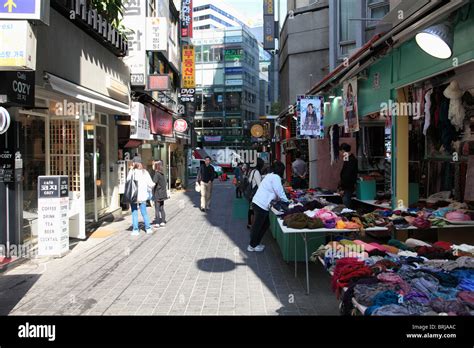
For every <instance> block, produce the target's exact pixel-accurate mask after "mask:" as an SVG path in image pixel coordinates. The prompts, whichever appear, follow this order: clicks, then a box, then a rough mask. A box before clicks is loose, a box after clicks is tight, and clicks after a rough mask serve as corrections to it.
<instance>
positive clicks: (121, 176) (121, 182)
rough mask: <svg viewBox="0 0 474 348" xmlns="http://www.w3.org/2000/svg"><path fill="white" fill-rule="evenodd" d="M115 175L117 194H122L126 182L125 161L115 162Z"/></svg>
mask: <svg viewBox="0 0 474 348" xmlns="http://www.w3.org/2000/svg"><path fill="white" fill-rule="evenodd" d="M117 173H118V190H119V194H123V193H124V192H125V182H126V181H127V163H126V162H125V161H117Z"/></svg>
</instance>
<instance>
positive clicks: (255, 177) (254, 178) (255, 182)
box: [247, 158, 265, 229]
mask: <svg viewBox="0 0 474 348" xmlns="http://www.w3.org/2000/svg"><path fill="white" fill-rule="evenodd" d="M264 165H265V162H264V161H263V159H261V158H257V165H256V166H255V168H254V169H253V170H251V171H250V174H249V182H250V183H249V184H250V187H251V188H252V190H255V187H259V186H260V183H261V182H262V169H263V166H264ZM252 199H253V197H252ZM252 217H253V209H252V204H250V205H249V211H248V213H247V228H248V229H250V228H251V227H252Z"/></svg>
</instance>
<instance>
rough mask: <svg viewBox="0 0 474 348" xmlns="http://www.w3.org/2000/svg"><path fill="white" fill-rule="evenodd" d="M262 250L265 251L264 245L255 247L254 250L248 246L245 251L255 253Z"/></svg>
mask: <svg viewBox="0 0 474 348" xmlns="http://www.w3.org/2000/svg"><path fill="white" fill-rule="evenodd" d="M263 250H265V245H262V244H260V245H257V246H256V247H255V248H252V247H251V246H250V245H249V246H248V247H247V251H256V252H258V253H259V252H262V251H263Z"/></svg>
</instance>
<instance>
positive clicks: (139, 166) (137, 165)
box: [127, 156, 155, 236]
mask: <svg viewBox="0 0 474 348" xmlns="http://www.w3.org/2000/svg"><path fill="white" fill-rule="evenodd" d="M132 179H133V180H136V181H137V183H138V194H137V202H133V203H130V207H131V208H132V225H133V231H132V236H138V235H139V234H140V231H139V229H138V208H139V207H140V212H141V213H142V216H143V221H144V223H145V231H146V233H147V234H151V233H153V229H152V228H151V225H150V218H149V217H148V212H147V211H146V201H147V200H149V199H150V194H151V190H152V189H153V187H154V186H155V183H154V182H153V180H152V179H151V176H150V173H148V171H147V170H146V169H144V167H143V162H142V159H141V158H140V157H138V156H137V157H134V158H133V169H132V170H130V171H129V172H128V175H127V181H128V180H132Z"/></svg>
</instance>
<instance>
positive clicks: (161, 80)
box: [145, 74, 171, 91]
mask: <svg viewBox="0 0 474 348" xmlns="http://www.w3.org/2000/svg"><path fill="white" fill-rule="evenodd" d="M170 89H171V79H170V77H169V75H161V74H151V75H148V81H147V85H146V88H145V90H146V91H168V90H170Z"/></svg>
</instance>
